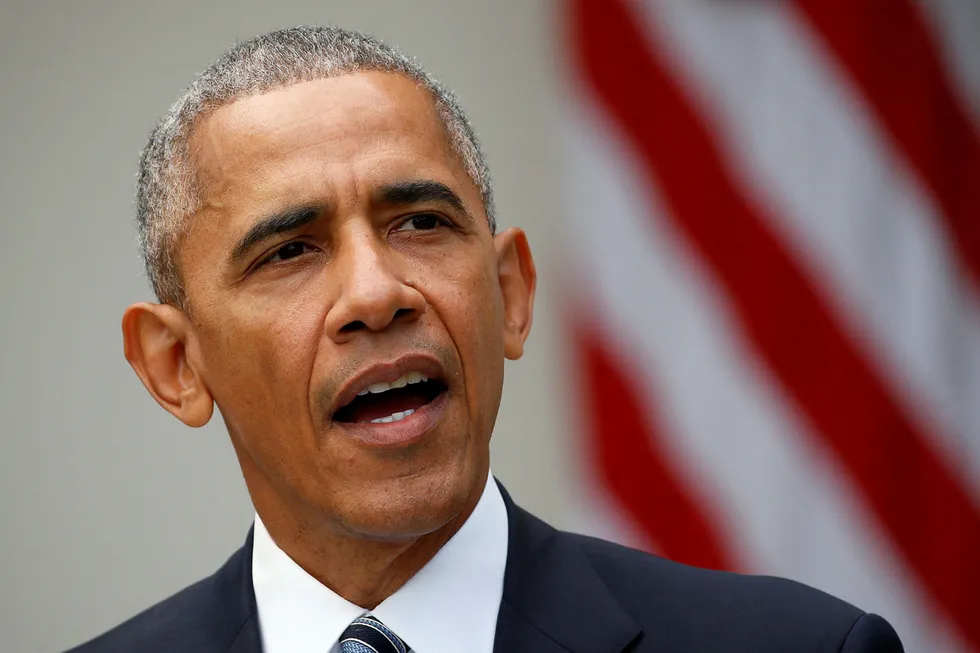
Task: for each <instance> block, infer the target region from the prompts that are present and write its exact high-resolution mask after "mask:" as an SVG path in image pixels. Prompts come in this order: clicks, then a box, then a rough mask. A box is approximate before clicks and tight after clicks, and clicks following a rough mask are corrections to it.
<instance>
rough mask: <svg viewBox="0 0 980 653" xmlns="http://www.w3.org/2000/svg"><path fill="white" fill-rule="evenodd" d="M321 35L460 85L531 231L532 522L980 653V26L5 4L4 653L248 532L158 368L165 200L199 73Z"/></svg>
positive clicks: (494, 9)
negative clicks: (152, 132)
mask: <svg viewBox="0 0 980 653" xmlns="http://www.w3.org/2000/svg"><path fill="white" fill-rule="evenodd" d="M311 23H335V24H338V25H341V26H344V27H350V28H356V29H360V30H362V31H366V32H369V33H372V34H374V35H376V36H379V37H381V38H383V39H385V40H387V41H389V42H391V43H393V44H395V45H397V46H398V47H400V48H402V49H403V50H405V51H407V52H409V53H411V54H413V55H415V56H416V57H417V58H418V59H419V60H420V61H421V62H422V63H423V64H424V65H426V66H427V67H428V68H429V69H430V70H432V71H433V72H434V73H435V74H436V75H437V76H438V77H440V78H441V79H442V80H444V81H445V82H446V83H447V84H448V85H449V86H450V87H452V88H453V89H455V90H456V91H457V93H458V94H459V96H460V97H461V99H462V101H463V103H464V105H465V106H466V108H467V109H468V112H469V114H470V117H471V119H472V120H473V122H474V124H475V125H476V127H477V130H478V131H479V133H480V135H481V137H482V140H483V142H484V145H485V149H486V151H487V155H488V158H489V161H490V164H491V167H492V168H493V171H494V173H495V181H496V187H497V194H498V206H499V216H500V221H501V223H502V224H503V225H504V226H511V225H516V226H521V227H523V228H524V229H525V230H526V231H527V232H528V234H529V237H530V241H531V245H532V248H533V250H534V252H535V256H536V259H537V262H538V267H539V273H540V275H541V280H540V283H541V285H540V292H539V299H538V304H537V308H536V313H535V327H534V331H533V333H532V336H531V340H530V343H529V346H528V348H527V354H526V356H525V358H524V359H522V360H521V361H519V362H517V363H511V364H509V366H508V368H507V381H506V383H505V396H504V403H503V405H502V407H501V412H500V417H499V418H498V421H497V427H496V429H495V434H494V440H493V447H494V452H493V455H494V458H493V471H494V473H495V474H496V475H497V476H498V478H500V480H501V481H502V482H503V483H504V484H505V485H506V486H507V487H508V489H509V490H510V491H511V492H512V493H513V494H514V496H515V498H516V499H517V500H518V502H519V503H521V504H522V505H523V506H524V507H526V508H528V509H529V510H531V511H532V512H535V513H537V514H539V515H540V516H542V517H544V518H545V519H547V520H549V521H550V522H552V523H553V524H555V525H557V526H560V527H563V528H567V529H571V530H576V531H581V532H587V533H592V534H598V535H602V536H604V537H608V538H612V539H616V540H618V541H621V542H624V543H627V544H631V545H633V546H638V547H642V548H646V549H648V550H651V551H656V552H658V553H660V554H662V555H666V556H669V557H672V558H675V559H678V560H682V561H685V562H689V563H693V564H697V565H702V566H709V567H716V568H725V569H733V570H740V571H750V572H758V573H769V574H776V575H782V576H788V577H791V578H794V579H797V580H800V581H802V582H805V583H808V584H811V585H813V586H816V587H819V588H821V589H824V590H826V591H829V592H831V593H834V594H836V595H838V596H841V597H842V598H844V599H846V600H848V601H851V602H853V603H855V604H857V605H859V606H860V607H862V608H864V609H866V610H869V611H875V612H878V613H880V614H882V615H884V616H885V617H886V618H888V619H889V620H890V621H891V622H892V623H893V624H894V625H895V626H896V628H897V629H898V631H899V633H900V634H901V635H902V638H903V640H904V641H905V645H906V650H908V651H936V652H947V651H948V652H951V653H952V652H956V653H959V652H965V651H980V129H978V125H980V3H977V2H976V1H975V0H916V1H913V0H796V1H789V0H770V1H766V0H673V1H671V0H660V1H658V0H636V1H633V2H630V1H627V0H574V1H573V0H568V1H567V2H562V1H560V0H551V1H545V0H493V1H492V2H491V1H490V0H416V1H415V2H411V3H407V2H399V1H396V0H358V1H357V2H353V1H350V2H341V1H339V0H333V1H331V0H317V1H313V0H280V1H279V2H277V3H268V2H258V1H241V2H233V1H231V0H218V1H212V2H200V1H197V0H195V1H193V2H192V1H191V0H171V1H170V2H166V3H163V2H142V1H139V2H130V1H127V2H123V1H113V0H90V1H88V2H84V3H81V2H69V1H67V0H65V1H58V0H36V1H34V2H28V1H26V0H25V1H24V2H17V1H16V0H3V2H2V3H0V62H2V64H0V88H2V93H0V199H2V202H3V217H2V221H3V222H2V236H3V237H2V256H0V316H2V321H0V324H2V326H0V328H2V335H3V337H2V339H0V348H2V349H0V360H2V365H3V368H2V369H3V373H2V375H0V390H2V392H0V418H2V421H0V424H2V429H3V436H2V438H0V496H2V499H0V633H2V639H3V644H2V645H0V648H2V649H3V650H4V651H8V650H9V651H18V652H19V651H38V652H49V651H57V650H63V649H65V648H67V647H69V646H70V645H73V644H77V643H80V642H81V641H83V640H85V639H88V638H90V637H92V636H94V635H96V634H98V633H100V632H102V631H104V630H105V629H107V628H109V627H111V626H112V625H114V624H116V623H118V622H119V621H121V620H123V619H125V618H127V617H129V616H131V615H133V614H135V613H136V612H137V611H139V610H140V609H142V608H144V607H146V606H148V605H150V604H151V603H154V602H155V601H157V600H159V599H161V598H163V597H165V596H167V595H169V594H171V593H172V592H174V591H176V590H178V589H180V588H181V587H183V586H185V585H187V584H188V583H190V582H192V581H194V580H196V579H198V578H200V577H203V576H205V575H207V574H209V573H211V572H212V571H213V570H214V569H215V568H217V566H219V565H220V564H221V563H222V562H223V561H224V559H225V558H226V557H227V556H228V555H229V554H230V553H231V552H232V551H233V550H234V549H235V548H237V547H239V546H240V545H241V543H242V541H243V539H244V537H245V534H246V532H247V529H248V527H249V524H250V522H251V516H252V509H251V506H250V503H249V501H248V496H247V494H246V492H245V488H244V485H243V483H242V481H241V476H240V473H239V470H238V467H237V464H236V461H235V459H234V455H233V452H232V450H231V447H230V445H229V443H228V442H227V436H226V434H225V433H224V430H223V426H222V424H221V422H220V420H214V421H213V422H212V423H211V424H210V425H209V426H207V427H205V428H204V429H201V430H197V431H192V430H189V429H186V428H185V427H183V426H182V425H180V424H179V423H178V422H177V421H176V420H174V419H172V418H171V417H170V416H169V415H168V414H166V413H165V412H164V411H163V410H162V409H160V408H159V407H158V406H157V405H156V404H155V403H154V402H153V401H152V400H151V398H150V397H149V396H148V395H147V393H146V392H145V391H144V390H143V388H142V386H141V385H140V383H139V382H138V380H137V379H136V377H135V375H134V374H133V373H132V371H131V370H130V369H129V367H128V365H127V363H126V362H125V360H124V358H123V356H122V345H121V336H120V330H119V322H120V318H121V315H122V311H123V310H124V308H125V307H126V306H127V305H128V304H130V303H132V302H134V301H140V300H147V299H150V297H151V295H150V292H149V289H148V285H147V282H146V280H145V278H144V277H143V275H142V271H141V268H140V264H139V260H138V257H137V252H136V245H135V229H134V226H133V203H132V197H133V186H134V179H135V177H134V175H135V170H136V162H137V156H138V152H139V150H140V148H141V147H142V145H143V143H144V139H145V138H146V135H147V133H148V131H149V129H150V128H151V127H152V126H153V124H154V123H155V121H156V120H157V119H158V118H159V116H160V115H162V114H163V112H164V111H165V110H166V108H167V107H168V106H169V104H170V103H171V102H172V101H173V100H174V99H175V98H176V96H177V94H178V93H179V91H180V90H181V89H182V88H183V87H184V86H186V85H187V84H188V83H189V82H190V81H191V80H192V79H193V76H194V75H195V73H196V72H198V71H200V70H201V69H203V68H204V67H205V66H206V65H207V63H208V62H210V61H211V60H213V59H214V58H215V57H217V56H218V55H219V54H220V53H221V52H222V51H223V50H225V49H226V48H227V47H228V46H230V45H231V44H233V43H234V42H235V41H236V40H241V39H244V38H248V37H250V36H253V35H255V34H258V33H262V32H265V31H269V30H272V29H276V28H281V27H287V26H292V25H297V24H311ZM651 591H656V588H651Z"/></svg>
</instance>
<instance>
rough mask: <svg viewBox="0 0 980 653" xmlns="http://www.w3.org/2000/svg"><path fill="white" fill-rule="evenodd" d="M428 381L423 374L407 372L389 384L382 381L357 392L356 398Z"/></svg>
mask: <svg viewBox="0 0 980 653" xmlns="http://www.w3.org/2000/svg"><path fill="white" fill-rule="evenodd" d="M428 380H429V377H427V376H426V375H425V374H422V373H421V372H409V373H408V374H405V375H404V376H402V377H400V378H398V379H396V380H394V381H392V382H391V383H385V382H383V381H382V382H381V383H372V384H371V385H369V386H368V387H366V388H364V389H363V390H361V391H360V392H358V393H357V396H358V397H360V396H361V395H366V394H367V393H369V392H372V393H375V394H377V393H379V392H386V391H388V390H391V389H392V388H404V387H405V386H406V385H409V384H411V383H421V382H422V381H428Z"/></svg>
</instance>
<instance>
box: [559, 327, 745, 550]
mask: <svg viewBox="0 0 980 653" xmlns="http://www.w3.org/2000/svg"><path fill="white" fill-rule="evenodd" d="M571 322H572V324H573V325H575V326H574V327H573V328H574V337H575V342H576V345H577V350H578V352H579V354H580V356H581V361H580V364H581V365H582V370H581V372H582V374H581V375H580V378H581V379H582V381H583V383H584V390H585V392H584V394H585V399H586V401H587V402H588V403H589V407H588V413H589V417H590V419H591V424H590V425H589V426H590V428H589V429H588V435H589V445H590V452H589V453H591V454H592V455H591V460H593V461H594V462H596V463H597V465H598V471H599V474H600V475H601V477H602V481H603V482H604V483H605V485H606V487H607V488H608V489H609V490H610V491H611V492H612V494H613V496H614V497H615V499H616V500H617V501H618V502H619V503H620V504H621V505H622V506H623V507H624V508H625V509H626V512H627V513H628V514H629V516H630V517H632V519H633V521H634V523H635V525H637V526H638V527H639V528H640V529H641V530H642V531H643V534H644V535H645V536H646V537H647V538H649V540H650V541H649V544H652V545H654V546H656V547H657V548H658V549H659V551H660V552H661V553H662V554H663V555H665V556H666V557H668V558H670V559H672V560H677V561H678V562H684V563H686V564H691V565H697V566H699V567H708V568H711V569H732V568H733V565H732V560H731V557H730V556H729V554H728V553H727V552H726V550H725V546H724V545H723V544H722V538H720V537H719V536H718V534H717V533H716V532H715V530H714V527H713V526H712V524H711V521H710V520H709V519H708V518H707V517H706V516H705V514H704V511H703V510H702V509H701V508H700V506H699V505H698V500H697V499H696V498H695V497H694V496H693V495H692V494H691V493H690V492H689V491H688V490H687V489H686V487H685V483H684V482H683V481H682V480H681V479H680V478H679V477H678V476H677V474H676V473H675V471H674V469H673V467H672V466H671V464H670V463H669V461H668V460H667V459H666V456H665V455H664V454H663V452H661V450H660V448H659V447H658V446H657V443H658V442H660V441H662V438H661V437H660V436H659V434H658V431H657V428H656V426H655V424H654V422H655V419H656V416H655V414H654V412H655V411H654V410H653V408H652V407H651V406H650V405H649V404H648V403H645V402H642V401H640V400H639V398H638V397H637V396H636V393H635V391H634V389H633V388H634V386H635V381H631V377H630V375H629V374H627V373H626V372H625V371H624V370H623V366H622V365H621V363H620V362H619V361H618V360H617V359H616V357H615V356H614V355H613V354H612V352H611V351H610V350H609V349H608V348H607V347H606V346H605V344H604V343H605V342H606V339H605V338H603V337H602V335H601V334H600V333H598V332H597V331H596V330H595V328H594V327H589V326H586V325H585V323H584V322H583V321H581V320H572V321H571Z"/></svg>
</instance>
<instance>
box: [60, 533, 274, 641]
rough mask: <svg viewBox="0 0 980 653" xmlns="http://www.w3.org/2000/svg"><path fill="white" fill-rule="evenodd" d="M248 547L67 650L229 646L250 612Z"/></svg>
mask: <svg viewBox="0 0 980 653" xmlns="http://www.w3.org/2000/svg"><path fill="white" fill-rule="evenodd" d="M248 550H250V547H247V546H246V547H245V548H243V549H239V550H238V551H237V552H236V553H235V554H234V555H232V557H231V558H230V559H229V560H228V562H226V563H225V565H224V566H223V567H221V569H219V570H218V571H217V572H216V573H215V574H214V575H212V576H209V577H208V578H205V579H203V580H201V581H198V582H197V583H194V584H193V585H190V586H189V587H186V588H184V589H183V590H181V591H180V592H178V593H176V594H174V595H173V596H171V597H169V598H167V599H164V600H163V601H161V602H160V603H157V604H156V605H154V606H153V607H151V608H148V609H147V610H144V611H143V612H141V613H140V614H138V615H136V616H135V617H132V618H131V619H129V620H128V621H126V622H124V623H122V624H120V625H119V626H116V627H115V628H113V629H112V630H110V631H108V632H106V633H104V634H102V635H100V636H98V637H96V638H95V639H93V640H91V641H90V642H87V643H85V644H82V645H81V646H79V647H77V648H74V649H71V650H70V651H68V653H124V652H125V653H130V652H132V651H189V650H194V651H211V650H221V651H224V650H227V648H228V646H229V645H230V644H231V643H232V642H234V641H235V639H236V638H237V637H239V636H240V634H241V633H242V631H243V630H244V629H245V628H246V627H247V625H248V624H249V622H250V621H252V620H253V619H252V617H253V615H254V612H255V610H254V601H253V600H252V598H251V592H248V591H245V588H244V582H245V581H247V582H248V584H249V585H250V584H251V574H250V573H247V572H248V569H247V567H248V565H249V563H250V555H248Z"/></svg>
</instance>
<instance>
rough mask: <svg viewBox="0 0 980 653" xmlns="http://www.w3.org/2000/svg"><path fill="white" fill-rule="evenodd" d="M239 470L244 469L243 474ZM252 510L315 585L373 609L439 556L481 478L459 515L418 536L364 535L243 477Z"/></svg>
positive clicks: (468, 511)
mask: <svg viewBox="0 0 980 653" xmlns="http://www.w3.org/2000/svg"><path fill="white" fill-rule="evenodd" d="M243 471H244V469H243ZM245 481H246V485H247V486H248V489H249V494H250V495H251V497H252V502H253V504H254V505H255V508H256V511H257V512H258V513H259V515H260V516H261V517H262V523H263V524H264V525H265V527H266V529H267V530H268V531H269V534H270V535H271V536H272V539H273V541H275V543H276V545H277V546H278V547H279V548H280V549H282V550H283V551H284V552H285V553H286V554H287V555H288V556H289V557H290V558H292V559H293V561H295V562H296V564H298V565H299V566H300V567H302V568H303V569H304V570H305V571H306V572H307V573H308V574H310V575H311V576H313V577H314V578H316V579H317V580H318V581H319V582H320V583H322V584H323V585H325V586H326V587H329V588H330V589H331V590H332V591H333V592H334V593H336V594H337V595H339V596H341V597H343V598H344V599H346V600H347V601H350V602H351V603H353V604H355V605H357V606H360V607H362V608H364V609H367V610H373V609H374V608H376V607H377V606H378V605H379V604H380V603H381V602H382V601H384V600H385V599H386V598H388V597H389V596H391V595H392V594H394V593H395V592H396V591H398V589H399V588H401V587H402V586H403V585H404V584H405V583H406V582H408V580H409V579H410V578H412V577H413V576H414V575H415V574H416V573H418V572H419V570H421V569H422V568H423V567H424V566H425V565H426V564H428V562H429V561H430V560H431V559H432V558H433V557H434V556H435V555H436V553H438V552H439V550H440V549H441V548H442V547H443V545H444V544H446V542H448V541H449V540H450V538H452V536H453V535H455V534H456V532H457V531H458V530H459V529H460V527H461V526H462V525H463V524H464V523H465V522H466V520H467V519H468V518H469V516H470V515H471V514H472V513H473V510H474V509H475V508H476V504H477V503H478V502H479V499H480V497H481V496H482V494H483V490H484V487H485V484H486V477H484V479H483V482H482V483H481V484H479V486H478V487H477V488H476V491H475V492H473V493H472V496H470V497H467V499H466V501H465V503H464V504H463V505H462V506H461V507H460V510H459V511H458V512H456V513H455V514H454V515H453V516H451V517H450V518H448V520H447V521H446V522H445V523H443V524H442V525H441V526H439V527H438V528H435V529H434V530H431V531H429V532H426V533H424V534H421V535H411V536H403V535H393V536H377V535H374V536H366V535H363V534H358V533H356V532H353V531H351V530H350V529H349V528H346V527H345V526H344V525H343V524H341V523H338V521H337V520H336V518H333V517H332V516H330V515H328V514H326V513H325V512H324V511H323V510H322V509H319V508H310V507H303V506H298V505H296V504H294V503H292V502H289V501H286V500H284V499H283V497H282V496H280V495H279V494H277V493H276V492H275V490H274V489H273V488H272V487H271V485H270V484H269V483H267V482H263V481H257V480H256V477H255V476H253V475H251V474H248V473H246V474H245Z"/></svg>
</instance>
